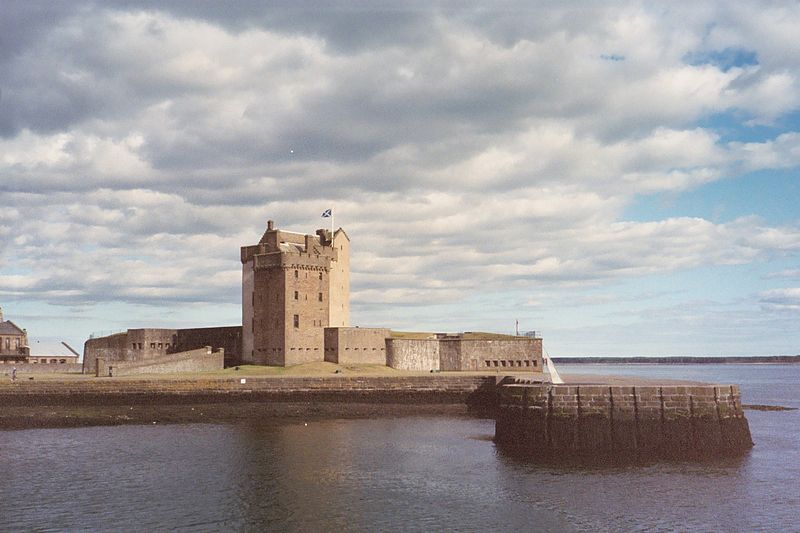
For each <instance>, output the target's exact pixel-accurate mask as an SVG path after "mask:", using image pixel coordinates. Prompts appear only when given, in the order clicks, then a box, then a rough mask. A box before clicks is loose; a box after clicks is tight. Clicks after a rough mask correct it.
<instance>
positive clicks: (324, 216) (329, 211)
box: [322, 209, 333, 218]
mask: <svg viewBox="0 0 800 533" xmlns="http://www.w3.org/2000/svg"><path fill="white" fill-rule="evenodd" d="M332 216H333V212H332V211H331V210H330V209H326V210H325V211H323V212H322V218H328V217H332Z"/></svg>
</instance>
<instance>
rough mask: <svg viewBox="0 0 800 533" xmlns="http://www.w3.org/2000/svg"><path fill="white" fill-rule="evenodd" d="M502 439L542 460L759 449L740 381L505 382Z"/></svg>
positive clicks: (689, 455) (497, 435)
mask: <svg viewBox="0 0 800 533" xmlns="http://www.w3.org/2000/svg"><path fill="white" fill-rule="evenodd" d="M496 420H497V422H496V426H495V442H496V443H497V445H498V446H499V447H501V448H503V449H507V450H511V451H515V452H520V453H522V454H524V455H530V456H533V457H542V458H563V457H580V456H601V455H608V456H609V457H611V456H613V457H618V458H624V457H631V458H637V457H652V458H702V457H717V456H725V455H739V454H742V453H744V452H746V451H747V450H749V449H750V448H751V447H752V446H753V442H752V439H751V436H750V428H749V426H748V424H747V419H746V418H745V416H744V412H743V411H742V404H741V398H740V393H739V387H738V386H737V385H661V386H658V385H644V386H641V385H639V386H637V385H630V386H619V385H617V386H612V385H598V384H589V385H587V384H580V385H578V384H566V385H552V384H547V383H529V382H519V381H517V382H513V383H506V384H503V385H501V386H500V387H498V409H497V417H496Z"/></svg>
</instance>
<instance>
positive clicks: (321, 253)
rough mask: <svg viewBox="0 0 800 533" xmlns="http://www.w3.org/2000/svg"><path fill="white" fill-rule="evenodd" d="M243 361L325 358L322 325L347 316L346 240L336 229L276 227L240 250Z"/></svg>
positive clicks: (334, 324)
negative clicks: (307, 230) (308, 232)
mask: <svg viewBox="0 0 800 533" xmlns="http://www.w3.org/2000/svg"><path fill="white" fill-rule="evenodd" d="M241 260H242V353H241V357H242V361H243V362H245V363H251V364H261V365H278V366H289V365H295V364H299V363H307V362H311V361H322V360H324V350H325V336H324V328H327V327H346V326H347V325H348V321H349V317H350V238H349V237H348V236H347V234H346V233H345V232H344V230H342V229H341V228H339V229H338V230H336V232H334V233H333V234H331V232H330V231H328V230H324V229H321V230H317V232H316V235H304V234H301V233H294V232H290V231H282V230H278V229H275V227H274V223H273V221H272V220H270V221H268V222H267V230H266V232H264V235H263V237H261V240H260V241H259V242H258V244H256V245H253V246H244V247H242V249H241Z"/></svg>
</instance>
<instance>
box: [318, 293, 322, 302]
mask: <svg viewBox="0 0 800 533" xmlns="http://www.w3.org/2000/svg"><path fill="white" fill-rule="evenodd" d="M318 299H319V301H320V302H321V301H322V293H319V296H318Z"/></svg>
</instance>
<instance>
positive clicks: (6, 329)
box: [0, 320, 25, 335]
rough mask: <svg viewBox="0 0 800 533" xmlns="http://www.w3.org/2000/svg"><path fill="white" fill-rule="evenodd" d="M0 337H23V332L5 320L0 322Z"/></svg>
mask: <svg viewBox="0 0 800 533" xmlns="http://www.w3.org/2000/svg"><path fill="white" fill-rule="evenodd" d="M0 335H25V332H24V331H22V330H21V329H20V328H19V326H17V325H16V324H14V323H13V322H11V321H10V320H5V321H0Z"/></svg>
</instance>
